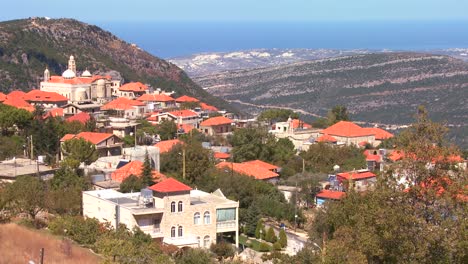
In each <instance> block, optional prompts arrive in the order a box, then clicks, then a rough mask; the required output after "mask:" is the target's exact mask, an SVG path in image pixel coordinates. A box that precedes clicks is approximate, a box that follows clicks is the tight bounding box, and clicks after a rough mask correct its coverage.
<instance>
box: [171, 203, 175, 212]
mask: <svg viewBox="0 0 468 264" xmlns="http://www.w3.org/2000/svg"><path fill="white" fill-rule="evenodd" d="M174 212H175V202H172V203H171V213H174Z"/></svg>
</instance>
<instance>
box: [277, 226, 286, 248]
mask: <svg viewBox="0 0 468 264" xmlns="http://www.w3.org/2000/svg"><path fill="white" fill-rule="evenodd" d="M278 242H279V243H280V245H281V247H282V248H285V247H286V246H287V245H288V237H287V236H286V232H285V231H284V229H281V230H280V232H279V241H278Z"/></svg>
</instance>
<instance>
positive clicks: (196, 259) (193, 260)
mask: <svg viewBox="0 0 468 264" xmlns="http://www.w3.org/2000/svg"><path fill="white" fill-rule="evenodd" d="M175 262H176V264H213V263H215V262H214V259H213V258H212V257H211V255H210V253H209V252H208V251H206V250H205V249H202V248H190V249H187V250H185V251H182V254H179V255H178V256H176V258H175Z"/></svg>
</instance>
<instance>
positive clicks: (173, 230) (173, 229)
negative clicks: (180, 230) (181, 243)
mask: <svg viewBox="0 0 468 264" xmlns="http://www.w3.org/2000/svg"><path fill="white" fill-rule="evenodd" d="M171 237H175V226H173V227H171Z"/></svg>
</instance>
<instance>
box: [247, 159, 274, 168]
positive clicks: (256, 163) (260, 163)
mask: <svg viewBox="0 0 468 264" xmlns="http://www.w3.org/2000/svg"><path fill="white" fill-rule="evenodd" d="M242 163H243V164H249V165H254V166H259V167H263V168H265V169H267V170H277V169H279V168H280V167H278V166H276V165H273V164H270V163H268V162H264V161H261V160H251V161H245V162H242Z"/></svg>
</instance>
